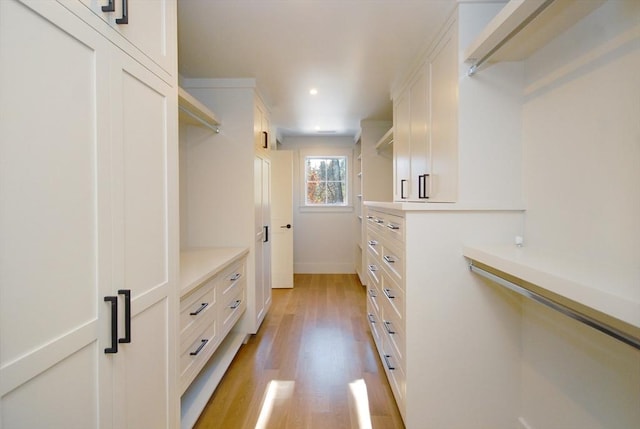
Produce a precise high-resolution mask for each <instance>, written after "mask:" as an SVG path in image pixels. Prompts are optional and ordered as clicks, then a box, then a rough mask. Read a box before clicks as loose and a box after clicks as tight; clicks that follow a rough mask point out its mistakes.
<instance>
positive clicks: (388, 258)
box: [382, 255, 396, 264]
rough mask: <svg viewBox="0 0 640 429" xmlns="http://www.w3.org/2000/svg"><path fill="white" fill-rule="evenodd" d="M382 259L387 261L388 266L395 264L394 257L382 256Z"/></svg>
mask: <svg viewBox="0 0 640 429" xmlns="http://www.w3.org/2000/svg"><path fill="white" fill-rule="evenodd" d="M382 259H384V260H385V261H387V262H388V263H390V264H393V263H395V262H396V258H395V257H394V256H391V255H386V256H383V257H382Z"/></svg>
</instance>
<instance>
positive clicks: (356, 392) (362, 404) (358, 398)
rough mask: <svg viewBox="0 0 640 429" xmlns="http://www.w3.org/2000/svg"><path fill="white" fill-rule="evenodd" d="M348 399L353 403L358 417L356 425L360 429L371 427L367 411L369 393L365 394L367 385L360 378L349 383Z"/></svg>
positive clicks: (369, 415) (369, 428)
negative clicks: (349, 394)
mask: <svg viewBox="0 0 640 429" xmlns="http://www.w3.org/2000/svg"><path fill="white" fill-rule="evenodd" d="M349 391H350V393H351V396H350V399H352V400H353V402H354V405H355V410H356V414H357V417H358V427H359V428H360V429H371V428H372V425H371V414H370V412H369V395H367V385H366V383H365V382H364V380H363V379H362V378H361V379H359V380H356V381H353V382H351V383H349Z"/></svg>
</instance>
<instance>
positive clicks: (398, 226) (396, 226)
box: [387, 222, 400, 229]
mask: <svg viewBox="0 0 640 429" xmlns="http://www.w3.org/2000/svg"><path fill="white" fill-rule="evenodd" d="M387 228H389V229H400V225H396V224H395V223H391V222H389V223H388V224H387Z"/></svg>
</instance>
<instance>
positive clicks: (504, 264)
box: [463, 245, 640, 344]
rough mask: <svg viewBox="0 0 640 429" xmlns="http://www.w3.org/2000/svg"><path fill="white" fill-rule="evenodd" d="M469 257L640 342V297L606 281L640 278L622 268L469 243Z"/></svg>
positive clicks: (509, 279) (474, 262)
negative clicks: (603, 267)
mask: <svg viewBox="0 0 640 429" xmlns="http://www.w3.org/2000/svg"><path fill="white" fill-rule="evenodd" d="M463 254H464V256H465V257H467V258H468V259H470V260H471V261H473V265H477V264H479V267H480V268H481V269H483V270H486V271H488V272H490V274H492V275H494V276H496V277H498V278H500V279H502V280H506V281H507V282H509V283H511V284H515V285H517V286H519V287H520V288H523V289H526V290H527V291H530V292H533V293H534V294H537V295H540V296H542V297H543V298H546V299H548V300H550V301H552V302H554V303H557V304H559V305H561V306H563V307H565V308H567V309H568V310H569V311H573V312H576V313H578V314H581V315H585V316H587V317H588V318H590V319H592V320H593V321H594V322H595V323H597V324H601V325H603V326H608V327H611V328H613V329H614V330H616V331H619V332H620V333H622V334H624V335H625V336H627V337H629V338H632V340H635V342H636V343H637V344H640V302H639V301H638V300H637V299H633V298H628V297H623V296H618V295H614V294H611V293H609V292H608V291H606V290H604V289H603V285H607V286H610V285H612V284H616V283H628V282H634V281H637V279H633V278H632V277H633V275H631V276H627V277H625V275H624V274H622V275H620V273H619V271H618V270H614V269H610V270H608V272H605V271H604V270H601V268H594V267H593V265H592V264H587V263H584V262H578V261H571V260H569V259H568V258H567V257H566V256H564V255H558V254H554V253H551V252H543V251H540V250H535V249H530V248H527V247H517V246H515V245H505V246H465V247H464V249H463Z"/></svg>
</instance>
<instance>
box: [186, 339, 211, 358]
mask: <svg viewBox="0 0 640 429" xmlns="http://www.w3.org/2000/svg"><path fill="white" fill-rule="evenodd" d="M208 342H209V340H202V341H201V342H200V345H199V346H198V348H197V349H196V351H194V352H191V353H189V354H190V355H191V356H197V355H198V353H200V352H201V351H202V349H203V348H204V346H206V345H207V343H208Z"/></svg>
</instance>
